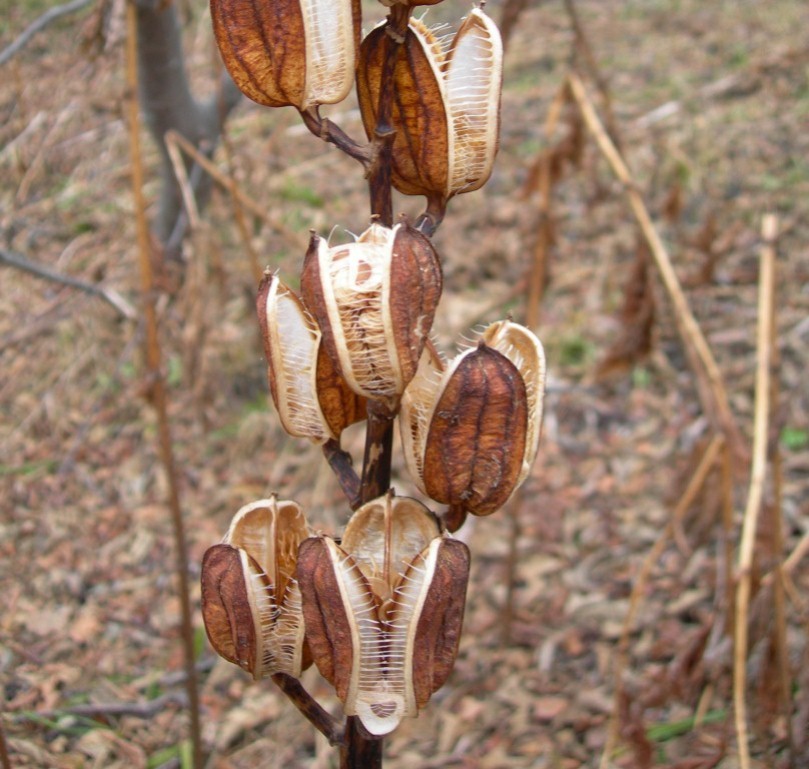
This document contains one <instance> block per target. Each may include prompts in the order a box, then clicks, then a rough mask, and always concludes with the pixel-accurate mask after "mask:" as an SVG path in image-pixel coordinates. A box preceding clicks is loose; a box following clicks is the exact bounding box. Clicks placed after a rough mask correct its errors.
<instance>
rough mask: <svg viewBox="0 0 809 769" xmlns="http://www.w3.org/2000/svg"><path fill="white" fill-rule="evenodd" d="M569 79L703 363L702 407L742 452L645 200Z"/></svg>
mask: <svg viewBox="0 0 809 769" xmlns="http://www.w3.org/2000/svg"><path fill="white" fill-rule="evenodd" d="M568 82H569V84H570V90H571V93H572V94H573V98H574V99H575V100H576V103H577V104H578V106H579V109H580V110H581V114H582V117H583V118H584V121H585V123H586V124H587V127H588V129H589V130H590V132H591V133H592V134H593V137H594V138H595V140H596V143H597V144H598V147H599V149H600V150H601V152H602V154H603V155H604V157H605V158H606V159H607V162H608V163H609V164H610V166H611V167H612V170H613V171H614V172H615V175H616V176H617V177H618V179H619V181H620V182H621V183H622V184H624V185H625V187H626V194H627V197H628V198H629V204H630V206H631V208H632V212H633V213H634V214H635V217H636V218H637V220H638V223H639V224H640V227H641V230H642V231H643V234H644V236H645V237H646V239H647V241H648V243H649V248H650V249H651V251H652V256H653V257H654V260H655V263H656V264H657V267H658V270H659V271H660V276H661V278H662V279H663V284H664V285H665V287H666V291H667V292H668V294H669V297H670V298H671V301H672V304H673V305H674V309H675V313H674V317H675V318H676V321H677V329H678V331H679V332H680V335H681V337H682V339H683V343H684V345H685V348H686V351H687V352H689V357H691V356H696V358H697V359H698V360H699V362H700V363H701V364H702V366H701V367H700V366H698V365H694V364H693V362H692V365H694V369H695V374H696V376H697V383H698V384H699V385H700V387H699V392H700V398H701V400H702V408H703V411H704V413H705V414H706V415H707V416H708V417H709V418H710V419H712V420H713V419H716V420H717V422H718V424H717V425H716V426H717V428H719V429H721V430H722V431H723V432H724V433H725V434H726V436H727V438H728V443H729V444H731V445H732V446H733V448H734V449H736V450H737V452H739V453H741V446H742V443H741V439H740V437H739V435H738V428H737V427H736V423H735V420H734V418H733V414H732V413H731V411H730V406H729V404H728V396H727V390H726V388H725V384H724V381H723V379H722V374H721V372H720V371H719V366H717V364H716V360H715V359H714V356H713V353H712V352H711V349H710V347H709V345H708V342H707V340H706V339H705V336H704V334H703V333H702V330H701V329H700V327H699V324H698V323H697V320H696V318H695V317H694V314H693V313H692V312H691V308H690V307H689V304H688V299H686V296H685V294H684V293H683V289H682V287H681V285H680V281H679V279H678V278H677V274H676V273H675V272H674V267H673V266H672V264H671V259H670V258H669V254H668V251H667V250H666V247H665V246H664V245H663V241H662V239H661V237H660V235H659V234H658V232H657V229H656V228H655V226H654V223H653V222H652V217H651V216H650V215H649V211H648V209H647V208H646V204H645V203H644V202H643V198H642V196H641V194H640V193H639V192H638V189H637V185H636V184H635V182H634V180H633V178H632V175H631V174H630V172H629V168H628V167H627V165H626V163H625V162H624V159H623V158H622V157H621V153H620V152H619V151H618V149H617V148H616V146H615V144H614V143H613V141H612V139H610V137H609V136H608V134H607V132H606V131H605V130H604V126H603V125H602V123H601V120H600V119H599V117H598V115H597V114H596V111H595V108H594V107H593V103H592V102H591V101H590V98H589V97H588V96H587V92H586V91H585V89H584V85H583V83H582V81H581V80H580V79H579V77H578V76H577V75H574V74H571V75H569V78H568ZM706 378H707V381H706Z"/></svg>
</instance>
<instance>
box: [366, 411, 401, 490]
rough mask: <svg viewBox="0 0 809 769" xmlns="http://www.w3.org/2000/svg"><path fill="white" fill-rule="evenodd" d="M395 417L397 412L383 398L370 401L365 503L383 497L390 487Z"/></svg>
mask: <svg viewBox="0 0 809 769" xmlns="http://www.w3.org/2000/svg"><path fill="white" fill-rule="evenodd" d="M395 416H396V412H395V411H392V410H391V409H389V408H388V406H387V405H385V404H384V403H382V402H381V401H369V402H368V427H367V431H366V433H365V455H364V457H363V461H362V478H361V481H360V499H361V502H362V503H365V502H370V501H371V500H372V499H376V498H377V497H381V496H382V495H383V494H384V493H385V492H386V491H387V490H388V488H390V462H391V455H392V450H393V420H394V418H395Z"/></svg>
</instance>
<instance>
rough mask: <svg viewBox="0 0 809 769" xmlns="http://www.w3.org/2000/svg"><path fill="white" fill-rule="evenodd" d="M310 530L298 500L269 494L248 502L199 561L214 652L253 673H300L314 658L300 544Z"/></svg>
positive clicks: (206, 627) (203, 598) (205, 611)
mask: <svg viewBox="0 0 809 769" xmlns="http://www.w3.org/2000/svg"><path fill="white" fill-rule="evenodd" d="M308 536H309V527H308V526H307V525H306V521H305V519H304V516H303V512H302V511H301V509H300V507H299V506H298V505H297V504H296V503H295V502H289V501H286V502H284V501H281V502H279V501H278V500H277V499H276V498H275V497H274V496H273V497H271V498H270V499H266V500H260V501H258V502H253V503H252V504H250V505H246V506H245V507H243V508H242V509H241V510H239V512H238V513H237V514H236V516H235V517H234V519H233V522H232V523H231V526H230V529H229V530H228V533H227V536H226V537H225V541H224V543H223V544H221V545H215V546H214V547H211V548H209V549H208V550H207V552H206V553H205V557H204V558H203V562H202V616H203V619H204V621H205V629H206V632H207V633H208V638H209V639H210V641H211V645H212V646H213V647H214V649H215V650H216V652H217V653H218V654H219V655H221V656H222V657H224V658H225V659H227V660H228V661H230V662H233V663H235V664H237V665H239V666H241V667H242V668H244V669H245V670H247V671H248V672H249V673H250V674H251V675H252V676H253V678H255V679H260V678H264V677H266V676H270V675H272V674H274V673H286V674H287V675H290V676H293V677H295V678H297V677H298V676H300V674H301V671H302V670H304V669H305V668H307V667H308V666H309V665H310V664H311V656H310V654H309V651H308V647H307V646H306V644H305V636H304V626H303V615H302V610H301V597H300V588H299V586H298V583H297V581H296V579H295V576H294V575H295V568H296V560H297V551H298V546H299V544H300V542H301V541H303V540H304V539H306V537H308Z"/></svg>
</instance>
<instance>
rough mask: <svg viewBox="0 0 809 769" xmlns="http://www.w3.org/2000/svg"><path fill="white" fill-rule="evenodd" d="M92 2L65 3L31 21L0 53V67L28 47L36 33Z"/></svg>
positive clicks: (75, 1) (85, 0)
mask: <svg viewBox="0 0 809 769" xmlns="http://www.w3.org/2000/svg"><path fill="white" fill-rule="evenodd" d="M92 1H93V0H72V2H70V3H65V4H64V5H55V6H54V7H53V8H49V9H48V10H47V11H45V13H43V14H42V15H41V16H40V17H39V18H37V19H35V20H34V21H32V22H31V23H30V24H29V25H28V26H27V27H26V28H25V29H24V30H23V31H22V32H21V33H20V34H19V35H17V37H16V39H15V40H14V41H13V42H12V43H10V44H9V45H7V46H6V47H5V48H4V49H3V50H2V51H0V67H2V66H3V65H4V64H5V63H6V62H7V61H9V60H10V59H11V58H12V57H13V56H16V54H17V53H19V52H20V51H21V50H22V49H23V48H24V47H25V46H26V45H28V43H29V42H30V41H31V38H33V37H34V35H36V34H37V32H41V31H42V30H43V29H45V27H47V26H48V25H49V24H52V23H53V22H54V21H56V20H57V19H60V18H62V16H67V15H68V14H71V13H75V12H76V11H80V10H81V9H82V8H84V7H85V6H87V5H90V3H91V2H92Z"/></svg>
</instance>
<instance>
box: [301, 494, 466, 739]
mask: <svg viewBox="0 0 809 769" xmlns="http://www.w3.org/2000/svg"><path fill="white" fill-rule="evenodd" d="M298 579H299V581H300V584H301V592H302V596H303V611H304V617H305V619H306V635H307V640H308V642H309V646H310V648H311V650H312V656H313V658H314V660H315V664H316V665H317V667H318V669H319V670H320V672H321V674H322V675H323V676H324V677H325V678H326V679H327V680H328V681H329V682H330V683H331V684H332V685H333V686H334V687H335V690H336V692H337V696H338V697H339V698H340V700H341V701H342V702H343V706H344V709H345V712H346V714H347V715H356V716H358V717H359V719H360V720H361V722H362V724H363V726H364V727H365V728H366V730H367V731H368V732H370V733H371V734H372V735H377V736H382V735H385V734H388V733H389V732H391V731H392V730H393V729H395V728H396V726H397V725H398V724H399V722H400V721H401V719H402V718H404V717H407V716H415V715H417V714H418V710H419V708H422V707H424V706H425V705H426V704H427V702H428V701H429V699H430V696H431V695H432V694H433V692H435V691H436V690H437V689H438V688H439V687H441V686H442V685H443V683H444V682H445V681H446V679H447V677H448V676H449V674H450V672H451V671H452V667H453V665H454V663H455V657H456V655H457V653H458V643H459V640H460V633H461V625H462V623H463V610H464V602H465V597H466V584H467V582H468V579H469V551H468V549H467V547H466V545H464V544H463V543H462V542H459V541H457V540H453V539H449V538H448V537H446V536H442V535H440V534H439V529H438V525H437V523H436V519H435V517H434V516H433V515H432V513H430V512H429V511H428V510H427V508H425V507H424V506H423V505H421V503H419V502H417V501H416V500H413V499H408V498H406V497H393V496H392V495H391V494H389V495H387V496H385V497H381V498H379V499H376V500H373V501H372V502H369V503H367V504H366V505H363V506H362V507H361V508H360V509H359V510H357V512H356V513H355V514H354V516H353V517H352V519H351V521H349V524H348V526H347V527H346V530H345V536H344V538H343V541H342V543H341V544H340V545H337V544H336V543H335V542H334V540H332V539H330V538H329V537H312V538H310V539H307V540H306V541H305V542H303V543H302V545H301V548H300V553H299V557H298Z"/></svg>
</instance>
